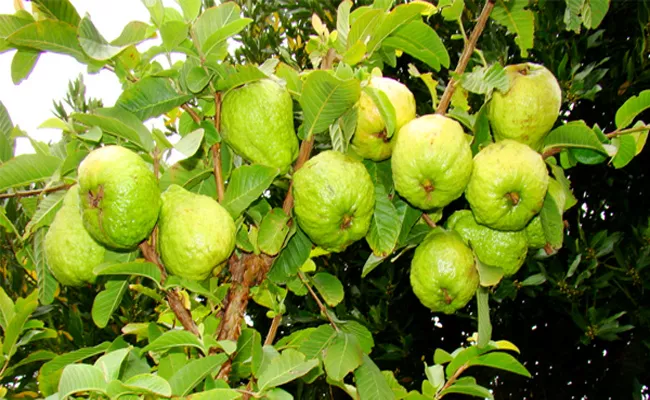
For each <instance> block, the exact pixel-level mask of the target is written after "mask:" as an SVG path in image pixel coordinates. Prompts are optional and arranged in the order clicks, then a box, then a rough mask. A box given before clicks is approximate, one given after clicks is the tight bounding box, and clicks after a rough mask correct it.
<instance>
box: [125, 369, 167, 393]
mask: <svg viewBox="0 0 650 400" xmlns="http://www.w3.org/2000/svg"><path fill="white" fill-rule="evenodd" d="M123 385H124V386H125V387H126V388H128V389H135V390H137V391H138V392H140V391H144V392H146V393H150V394H153V395H158V396H162V397H171V395H172V388H171V386H170V385H169V382H167V381H166V380H165V379H164V378H161V377H160V376H158V375H153V374H138V375H135V376H132V377H130V378H129V379H127V380H126V381H125V382H124V383H123Z"/></svg>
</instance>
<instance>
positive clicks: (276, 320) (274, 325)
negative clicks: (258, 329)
mask: <svg viewBox="0 0 650 400" xmlns="http://www.w3.org/2000/svg"><path fill="white" fill-rule="evenodd" d="M280 322H282V314H275V317H273V321H271V327H270V328H269V333H267V334H266V339H265V340H264V345H265V346H266V345H271V344H273V342H274V341H275V335H277V333H278V327H279V326H280Z"/></svg>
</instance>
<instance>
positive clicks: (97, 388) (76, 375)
mask: <svg viewBox="0 0 650 400" xmlns="http://www.w3.org/2000/svg"><path fill="white" fill-rule="evenodd" d="M107 387H108V383H106V381H105V380H104V374H102V371H101V370H100V369H99V368H97V367H94V366H92V365H88V364H71V365H68V366H67V367H65V368H64V369H63V373H62V374H61V381H60V382H59V398H61V399H65V398H66V397H68V396H70V395H72V394H75V393H78V392H89V391H90V392H100V393H104V394H106V389H107Z"/></svg>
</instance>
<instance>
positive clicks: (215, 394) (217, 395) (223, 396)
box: [187, 388, 242, 400]
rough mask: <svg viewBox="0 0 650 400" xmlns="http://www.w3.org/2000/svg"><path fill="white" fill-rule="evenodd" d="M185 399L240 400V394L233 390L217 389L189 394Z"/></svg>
mask: <svg viewBox="0 0 650 400" xmlns="http://www.w3.org/2000/svg"><path fill="white" fill-rule="evenodd" d="M187 398H188V399H190V400H236V399H241V398H242V394H241V393H239V392H238V391H237V390H235V389H226V388H218V389H211V390H206V391H205V392H199V393H195V394H191V395H189V396H187Z"/></svg>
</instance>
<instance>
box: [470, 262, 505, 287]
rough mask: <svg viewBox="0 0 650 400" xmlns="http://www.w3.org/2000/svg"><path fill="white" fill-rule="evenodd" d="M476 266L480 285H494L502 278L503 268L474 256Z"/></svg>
mask: <svg viewBox="0 0 650 400" xmlns="http://www.w3.org/2000/svg"><path fill="white" fill-rule="evenodd" d="M476 268H477V269H478V275H479V279H480V281H481V286H484V287H487V286H495V285H496V284H498V283H499V282H501V279H502V278H503V269H501V268H500V267H495V266H492V265H487V264H485V263H483V262H481V260H479V259H478V257H476Z"/></svg>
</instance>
